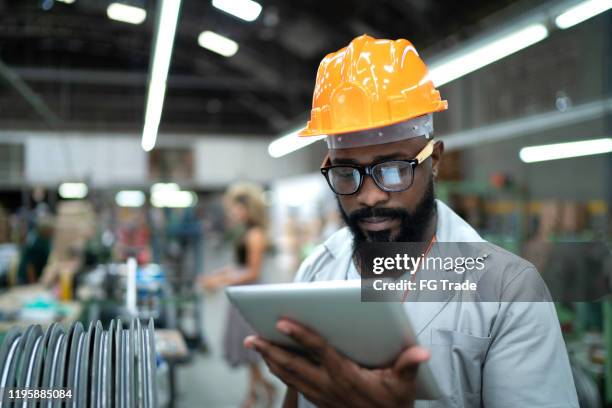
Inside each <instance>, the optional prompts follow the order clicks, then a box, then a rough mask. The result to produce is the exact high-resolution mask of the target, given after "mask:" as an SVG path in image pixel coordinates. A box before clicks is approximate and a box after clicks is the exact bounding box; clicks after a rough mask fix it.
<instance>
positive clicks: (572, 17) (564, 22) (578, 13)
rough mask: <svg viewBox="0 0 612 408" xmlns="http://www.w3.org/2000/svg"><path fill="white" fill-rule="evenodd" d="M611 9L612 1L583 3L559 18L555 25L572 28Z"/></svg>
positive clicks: (603, 0) (590, 0) (596, 0)
mask: <svg viewBox="0 0 612 408" xmlns="http://www.w3.org/2000/svg"><path fill="white" fill-rule="evenodd" d="M610 8H612V0H588V1H583V2H581V3H580V4H578V5H576V6H574V7H570V8H569V9H567V10H566V11H565V12H563V13H562V14H560V15H559V16H557V18H556V19H555V24H556V25H557V27H559V28H561V29H566V28H570V27H572V26H575V25H576V24H578V23H582V22H583V21H585V20H588V19H589V18H591V17H594V16H596V15H598V14H601V13H603V12H604V11H606V10H608V9H610Z"/></svg>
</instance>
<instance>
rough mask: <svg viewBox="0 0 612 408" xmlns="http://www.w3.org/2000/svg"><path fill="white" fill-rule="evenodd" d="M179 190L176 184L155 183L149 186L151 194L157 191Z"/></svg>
mask: <svg viewBox="0 0 612 408" xmlns="http://www.w3.org/2000/svg"><path fill="white" fill-rule="evenodd" d="M180 189H181V188H180V187H179V185H178V184H176V183H155V184H153V185H152V186H151V194H153V193H156V192H159V191H179V190H180Z"/></svg>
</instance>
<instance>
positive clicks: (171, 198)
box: [151, 190, 198, 208]
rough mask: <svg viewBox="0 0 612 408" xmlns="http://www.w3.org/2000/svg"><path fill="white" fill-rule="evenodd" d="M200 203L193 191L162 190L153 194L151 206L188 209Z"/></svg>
mask: <svg viewBox="0 0 612 408" xmlns="http://www.w3.org/2000/svg"><path fill="white" fill-rule="evenodd" d="M197 202H198V196H197V195H196V193H194V192H193V191H182V190H178V191H176V190H162V191H155V192H153V193H152V194H151V204H152V205H153V207H157V208H187V207H193V206H194V205H196V203H197Z"/></svg>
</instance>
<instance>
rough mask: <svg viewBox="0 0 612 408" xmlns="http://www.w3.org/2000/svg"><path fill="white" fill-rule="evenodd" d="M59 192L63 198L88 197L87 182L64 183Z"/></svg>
mask: <svg viewBox="0 0 612 408" xmlns="http://www.w3.org/2000/svg"><path fill="white" fill-rule="evenodd" d="M58 192H59V195H60V197H62V198H66V199H81V198H85V197H87V192H88V188H87V184H85V183H62V184H60V186H59V189H58Z"/></svg>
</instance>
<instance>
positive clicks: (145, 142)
mask: <svg viewBox="0 0 612 408" xmlns="http://www.w3.org/2000/svg"><path fill="white" fill-rule="evenodd" d="M160 1H162V3H161V12H160V16H159V21H158V23H157V27H156V30H157V32H156V35H155V44H154V51H153V64H152V67H151V75H150V79H149V91H148V93H147V103H146V107H145V122H144V127H143V130H142V142H141V145H142V148H143V150H144V151H145V152H149V151H151V150H152V149H153V147H155V142H156V140H157V132H158V130H159V122H160V121H161V114H162V109H163V107H164V97H165V95H166V79H168V68H169V67H170V60H171V59H172V46H173V44H174V37H175V35H176V25H177V23H178V16H179V9H180V7H181V0H160Z"/></svg>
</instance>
